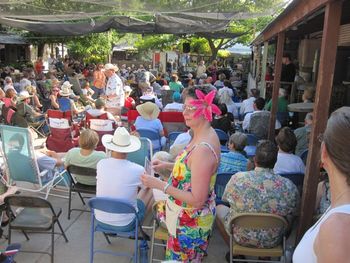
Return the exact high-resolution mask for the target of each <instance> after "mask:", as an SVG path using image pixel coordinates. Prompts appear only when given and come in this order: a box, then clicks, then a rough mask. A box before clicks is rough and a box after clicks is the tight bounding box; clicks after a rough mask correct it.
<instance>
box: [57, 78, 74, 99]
mask: <svg viewBox="0 0 350 263" xmlns="http://www.w3.org/2000/svg"><path fill="white" fill-rule="evenodd" d="M72 86H73V85H72V84H70V83H69V81H65V82H63V84H62V86H61V90H60V95H61V96H63V97H67V96H70V95H71V94H72V90H71V87H72Z"/></svg>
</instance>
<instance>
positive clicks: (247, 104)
mask: <svg viewBox="0 0 350 263" xmlns="http://www.w3.org/2000/svg"><path fill="white" fill-rule="evenodd" d="M250 93H251V96H250V97H249V98H248V99H245V100H244V101H242V104H241V108H240V111H239V112H240V115H241V116H242V117H244V115H245V114H247V113H248V112H253V111H254V107H253V104H254V101H255V100H256V99H257V98H258V97H259V96H260V91H259V90H258V89H251V90H250Z"/></svg>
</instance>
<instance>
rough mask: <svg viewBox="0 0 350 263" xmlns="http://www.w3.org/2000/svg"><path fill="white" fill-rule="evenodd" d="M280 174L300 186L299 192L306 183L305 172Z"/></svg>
mask: <svg viewBox="0 0 350 263" xmlns="http://www.w3.org/2000/svg"><path fill="white" fill-rule="evenodd" d="M280 176H282V177H284V178H287V179H289V180H291V181H292V182H293V183H294V184H295V185H296V186H297V188H298V190H299V192H300V193H301V190H302V189H303V185H304V174H303V173H285V174H280Z"/></svg>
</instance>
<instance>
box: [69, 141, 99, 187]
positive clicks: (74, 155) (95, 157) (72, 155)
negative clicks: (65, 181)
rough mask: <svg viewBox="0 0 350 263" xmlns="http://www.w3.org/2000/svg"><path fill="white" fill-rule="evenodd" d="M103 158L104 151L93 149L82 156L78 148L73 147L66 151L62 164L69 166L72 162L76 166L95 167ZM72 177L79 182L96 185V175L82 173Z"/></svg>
mask: <svg viewBox="0 0 350 263" xmlns="http://www.w3.org/2000/svg"><path fill="white" fill-rule="evenodd" d="M104 158H106V154H105V153H104V152H100V151H93V152H92V153H91V154H90V155H87V156H84V155H82V154H81V153H80V148H73V149H70V150H69V151H68V152H67V154H66V156H65V161H64V165H65V166H69V165H71V164H72V165H76V166H81V167H86V168H93V169H96V166H97V163H98V162H99V161H100V160H102V159H104ZM74 177H75V179H76V180H77V182H79V183H81V184H86V185H96V177H95V178H92V177H91V176H83V175H76V176H74Z"/></svg>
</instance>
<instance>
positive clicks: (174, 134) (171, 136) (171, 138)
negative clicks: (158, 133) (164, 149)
mask: <svg viewBox="0 0 350 263" xmlns="http://www.w3.org/2000/svg"><path fill="white" fill-rule="evenodd" d="M180 134H181V132H171V133H169V134H168V144H169V148H170V146H171V145H173V143H174V142H175V140H176V138H177V136H179V135H180Z"/></svg>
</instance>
